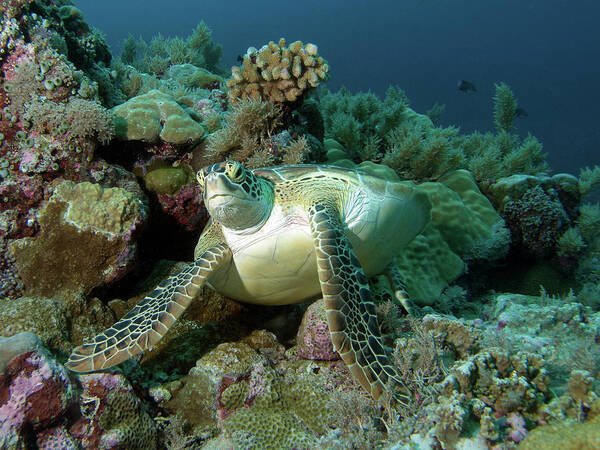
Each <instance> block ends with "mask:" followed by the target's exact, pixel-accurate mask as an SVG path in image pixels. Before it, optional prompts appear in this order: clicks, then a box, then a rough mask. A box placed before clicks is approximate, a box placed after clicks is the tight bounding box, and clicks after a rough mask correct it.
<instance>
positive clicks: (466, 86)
mask: <svg viewBox="0 0 600 450" xmlns="http://www.w3.org/2000/svg"><path fill="white" fill-rule="evenodd" d="M456 87H457V88H458V90H459V91H462V92H464V93H465V94H468V93H469V92H477V88H476V87H475V85H474V84H473V83H471V82H469V81H467V80H460V81H459V82H458V84H457V85H456Z"/></svg>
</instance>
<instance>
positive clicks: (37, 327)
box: [0, 297, 71, 353]
mask: <svg viewBox="0 0 600 450" xmlns="http://www.w3.org/2000/svg"><path fill="white" fill-rule="evenodd" d="M67 321H68V312H67V308H66V307H65V305H63V304H62V303H61V302H59V301H56V300H51V299H48V298H34V297H20V298H18V299H16V300H11V301H7V302H5V304H3V311H2V314H1V315H0V336H4V337H10V336H15V335H18V334H19V333H22V332H26V331H27V332H30V333H35V335H36V336H37V337H38V338H39V339H40V341H41V342H43V343H44V346H45V347H46V348H48V349H50V350H53V351H58V350H62V351H63V352H65V353H66V352H68V351H70V350H71V343H70V337H71V336H70V333H69V330H68V329H67V325H66V324H67Z"/></svg>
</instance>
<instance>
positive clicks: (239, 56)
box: [236, 55, 244, 63]
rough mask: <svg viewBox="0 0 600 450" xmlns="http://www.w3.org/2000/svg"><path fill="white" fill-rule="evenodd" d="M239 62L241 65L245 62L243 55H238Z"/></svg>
mask: <svg viewBox="0 0 600 450" xmlns="http://www.w3.org/2000/svg"><path fill="white" fill-rule="evenodd" d="M236 59H237V62H239V63H241V62H244V58H242V55H237V58H236Z"/></svg>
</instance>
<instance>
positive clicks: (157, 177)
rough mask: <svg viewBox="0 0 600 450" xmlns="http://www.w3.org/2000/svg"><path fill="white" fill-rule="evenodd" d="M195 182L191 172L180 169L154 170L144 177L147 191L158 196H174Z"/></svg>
mask: <svg viewBox="0 0 600 450" xmlns="http://www.w3.org/2000/svg"><path fill="white" fill-rule="evenodd" d="M191 181H193V177H192V176H191V173H190V171H189V170H185V169H184V168H179V167H164V168H161V169H156V170H152V171H151V172H148V173H147V174H146V176H145V177H144V182H145V183H146V189H148V190H149V191H152V192H156V193H157V194H169V195H173V194H176V193H177V192H179V189H181V188H182V187H183V186H185V185H186V184H188V183H190V182H191Z"/></svg>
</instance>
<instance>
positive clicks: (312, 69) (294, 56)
mask: <svg viewBox="0 0 600 450" xmlns="http://www.w3.org/2000/svg"><path fill="white" fill-rule="evenodd" d="M317 52H318V50H317V46H316V45H314V44H306V45H305V44H303V43H302V42H300V41H295V42H292V43H291V44H290V45H289V46H286V42H285V39H283V38H281V39H279V42H278V43H275V42H273V41H271V42H269V43H268V44H267V45H264V46H262V47H261V48H260V49H259V50H257V49H255V48H254V47H250V48H249V49H248V51H247V52H246V54H245V55H244V58H243V62H242V66H241V67H238V66H233V67H232V68H231V78H230V79H229V80H228V81H227V87H228V88H229V100H230V101H231V102H232V103H234V104H235V103H237V102H238V101H240V100H263V101H267V102H270V103H274V104H281V103H293V102H296V101H298V100H299V99H301V98H302V96H304V95H305V92H306V91H307V90H309V89H311V88H315V87H317V86H318V85H319V82H320V81H326V80H327V78H328V76H329V75H328V72H329V66H328V65H327V61H325V60H324V59H323V58H322V57H321V56H319V55H318V54H317Z"/></svg>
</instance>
